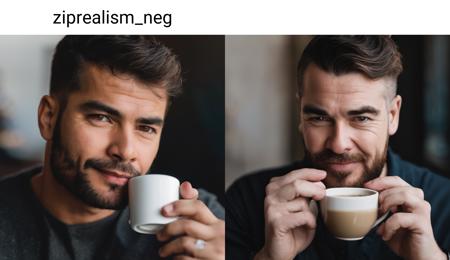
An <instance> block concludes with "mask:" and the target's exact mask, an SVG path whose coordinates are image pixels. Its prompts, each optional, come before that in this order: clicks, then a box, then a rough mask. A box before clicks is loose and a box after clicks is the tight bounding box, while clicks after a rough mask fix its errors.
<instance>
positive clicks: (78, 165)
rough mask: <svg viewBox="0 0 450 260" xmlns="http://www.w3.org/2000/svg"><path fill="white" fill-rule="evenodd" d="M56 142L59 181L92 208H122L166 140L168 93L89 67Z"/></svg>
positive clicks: (61, 119) (53, 155)
mask: <svg viewBox="0 0 450 260" xmlns="http://www.w3.org/2000/svg"><path fill="white" fill-rule="evenodd" d="M80 78H81V81H80V82H81V84H80V85H81V90H80V91H76V92H74V93H71V94H70V95H69V98H68V100H67V105H66V107H65V109H64V111H63V112H62V113H61V112H60V114H59V115H58V120H57V123H56V127H55V130H54V134H53V137H52V140H51V142H52V143H51V152H50V153H51V154H50V164H51V169H52V173H53V175H54V176H55V178H56V179H57V180H58V181H59V182H60V183H61V184H62V185H64V186H65V187H66V188H67V189H68V190H69V191H71V192H72V193H73V194H74V195H75V196H76V197H78V198H79V199H81V200H82V201H83V202H85V203H86V204H88V205H90V206H92V207H96V208H107V209H120V208H123V207H124V206H125V205H126V204H127V201H128V197H127V193H128V192H127V183H128V179H129V178H130V177H133V176H137V175H142V174H144V173H145V172H147V171H148V170H149V168H150V166H151V164H152V162H153V160H154V158H155V156H156V153H157V151H158V147H159V141H160V137H161V131H162V126H163V120H164V115H165V111H166V106H167V95H166V92H165V90H163V89H161V88H155V87H152V88H149V87H148V86H146V85H145V84H143V83H141V82H140V81H137V80H135V79H134V78H132V77H130V76H128V75H124V74H117V75H113V74H111V72H110V71H109V70H105V69H101V68H99V67H96V66H93V65H88V66H86V69H85V71H84V72H83V73H82V75H81V76H80Z"/></svg>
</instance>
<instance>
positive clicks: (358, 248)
mask: <svg viewBox="0 0 450 260" xmlns="http://www.w3.org/2000/svg"><path fill="white" fill-rule="evenodd" d="M401 71H402V64H401V59H400V53H399V51H398V50H397V46H396V45H395V43H394V42H393V41H392V39H391V38H390V37H387V36H322V37H315V38H314V39H313V40H312V41H311V42H310V43H309V44H308V46H307V47H306V49H305V50H304V52H303V55H302V57H301V58H300V61H299V64H298V102H299V103H298V105H299V111H300V124H299V130H300V132H301V134H302V136H303V140H304V148H305V154H306V156H305V158H304V160H303V161H301V162H296V163H294V164H292V165H289V166H285V167H281V168H277V169H272V170H267V171H263V172H260V173H257V174H252V175H248V176H245V177H243V178H241V179H240V180H238V181H237V182H235V183H234V184H233V185H232V186H231V187H230V188H229V190H228V191H227V194H226V210H227V219H226V221H227V231H226V234H227V235H226V236H227V250H226V251H227V259H277V260H283V259H400V258H405V259H447V255H446V252H449V251H450V235H449V234H448V230H449V228H450V207H449V205H448V198H449V197H450V188H449V187H450V181H449V180H448V179H445V178H443V177H440V176H438V175H436V174H434V173H432V172H430V171H428V170H426V169H423V168H419V167H417V166H414V165H412V164H410V163H408V162H405V161H403V160H401V159H400V158H399V157H398V156H397V155H396V154H394V153H393V152H392V151H391V150H390V149H389V148H388V140H389V136H391V135H393V134H394V133H395V132H396V131H397V128H398V123H399V113H400V107H401V103H402V99H401V97H400V96H398V95H396V89H397V86H396V85H397V84H396V82H397V77H398V75H399V74H400V73H401ZM340 186H357V187H360V186H362V187H366V188H370V189H373V190H377V191H378V192H379V194H380V195H379V196H380V197H379V203H380V210H381V211H382V212H387V211H388V210H390V211H391V215H390V216H389V217H388V218H387V220H386V221H385V222H383V223H382V224H381V225H379V226H378V227H376V228H374V229H373V230H372V231H371V232H370V233H369V234H368V235H367V236H366V237H364V238H363V239H362V240H359V241H342V240H338V239H336V238H334V237H333V236H332V235H331V234H330V233H329V232H328V231H327V229H326V227H325V226H324V223H323V221H322V219H321V217H320V216H317V217H316V216H315V214H314V213H313V210H312V208H311V207H310V202H311V200H314V201H320V200H321V199H323V198H324V195H325V189H326V188H329V187H340ZM319 214H320V212H319Z"/></svg>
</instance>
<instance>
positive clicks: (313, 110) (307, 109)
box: [303, 105, 328, 116]
mask: <svg viewBox="0 0 450 260" xmlns="http://www.w3.org/2000/svg"><path fill="white" fill-rule="evenodd" d="M303 114H314V115H320V116H328V113H327V111H325V110H323V109H321V108H319V107H316V106H313V105H305V106H304V107H303Z"/></svg>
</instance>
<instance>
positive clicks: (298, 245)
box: [255, 169, 326, 260]
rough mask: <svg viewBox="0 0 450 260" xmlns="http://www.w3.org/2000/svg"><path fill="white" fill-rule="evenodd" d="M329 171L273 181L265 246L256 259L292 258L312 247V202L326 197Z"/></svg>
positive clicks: (310, 171)
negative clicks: (327, 173)
mask: <svg viewBox="0 0 450 260" xmlns="http://www.w3.org/2000/svg"><path fill="white" fill-rule="evenodd" d="M325 177H326V172H324V171H320V170H315V169H300V170H295V171H292V172H290V173H288V174H286V175H284V176H281V177H275V178H272V179H271V181H270V183H269V184H268V185H267V186H266V198H265V200H264V215H265V236H266V241H265V244H264V247H263V248H262V249H261V251H259V252H258V254H257V255H256V256H255V259H276V260H283V259H293V258H294V257H295V256H296V255H297V254H298V253H300V252H301V251H303V250H304V249H305V248H306V247H308V246H309V244H311V241H312V239H313V238H314V233H315V229H316V216H315V215H314V214H313V213H312V212H311V210H310V208H309V202H310V200H311V199H313V200H321V199H322V198H323V197H324V196H325V185H324V184H323V183H322V182H321V180H323V179H324V178H325Z"/></svg>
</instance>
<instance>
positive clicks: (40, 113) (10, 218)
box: [0, 35, 225, 260]
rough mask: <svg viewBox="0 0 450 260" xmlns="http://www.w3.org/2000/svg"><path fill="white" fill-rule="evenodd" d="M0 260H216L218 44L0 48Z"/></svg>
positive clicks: (85, 40) (36, 42)
mask: <svg viewBox="0 0 450 260" xmlns="http://www.w3.org/2000/svg"><path fill="white" fill-rule="evenodd" d="M0 57H1V59H0V259H123V260H125V259H172V258H186V259H225V256H224V255H225V242H224V241H225V239H224V236H225V222H224V218H225V210H224V208H223V206H222V205H223V197H224V187H225V183H224V174H225V169H224V168H225V166H224V165H225V162H224V160H225V158H224V150H225V138H224V128H225V111H224V110H225V90H224V87H225V37H224V36H148V35H145V36H144V35H141V36H139V35H133V36H125V35H120V36H110V35H101V36H100V35H99V36H95V35H90V36H75V35H70V36H0Z"/></svg>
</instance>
